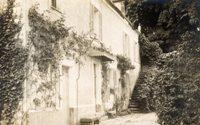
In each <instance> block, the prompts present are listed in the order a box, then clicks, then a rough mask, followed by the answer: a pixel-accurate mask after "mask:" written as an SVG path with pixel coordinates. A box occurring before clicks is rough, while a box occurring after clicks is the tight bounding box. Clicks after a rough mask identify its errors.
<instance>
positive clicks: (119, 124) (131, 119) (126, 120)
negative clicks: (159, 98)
mask: <svg viewBox="0 0 200 125" xmlns="http://www.w3.org/2000/svg"><path fill="white" fill-rule="evenodd" d="M156 121H157V117H156V114H155V113H148V114H132V115H127V116H123V117H118V118H115V119H109V120H105V121H102V122H101V123H100V125H159V124H158V123H156Z"/></svg>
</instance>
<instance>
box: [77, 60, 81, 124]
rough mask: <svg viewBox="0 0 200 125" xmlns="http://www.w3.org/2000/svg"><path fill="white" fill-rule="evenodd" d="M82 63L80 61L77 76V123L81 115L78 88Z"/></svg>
mask: <svg viewBox="0 0 200 125" xmlns="http://www.w3.org/2000/svg"><path fill="white" fill-rule="evenodd" d="M80 65H81V64H80V63H78V77H77V79H76V85H77V87H76V99H77V100H76V102H77V104H76V108H77V112H76V122H77V124H79V119H78V117H79V114H78V108H79V104H78V103H79V96H78V94H79V92H78V90H79V79H80V70H81V66H80Z"/></svg>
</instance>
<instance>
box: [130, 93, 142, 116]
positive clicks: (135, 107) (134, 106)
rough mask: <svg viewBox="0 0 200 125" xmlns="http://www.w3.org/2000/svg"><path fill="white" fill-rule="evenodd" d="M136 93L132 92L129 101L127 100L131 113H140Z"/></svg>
mask: <svg viewBox="0 0 200 125" xmlns="http://www.w3.org/2000/svg"><path fill="white" fill-rule="evenodd" d="M137 96H138V95H137V93H136V92H133V94H132V97H131V99H130V100H129V107H128V108H129V110H130V111H131V112H132V113H140V112H141V111H140V108H139V103H138V101H137Z"/></svg>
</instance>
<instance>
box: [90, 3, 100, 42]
mask: <svg viewBox="0 0 200 125" xmlns="http://www.w3.org/2000/svg"><path fill="white" fill-rule="evenodd" d="M91 32H92V33H94V34H95V35H96V37H97V38H98V39H99V40H102V15H101V13H100V11H99V10H98V9H97V8H96V7H94V6H93V5H92V16H91Z"/></svg>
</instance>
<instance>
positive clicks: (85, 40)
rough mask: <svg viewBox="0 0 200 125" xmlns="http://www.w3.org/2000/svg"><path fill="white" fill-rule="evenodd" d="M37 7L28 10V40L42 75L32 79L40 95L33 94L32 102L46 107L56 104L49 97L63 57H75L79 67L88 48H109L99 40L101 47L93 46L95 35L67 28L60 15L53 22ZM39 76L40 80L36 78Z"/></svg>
mask: <svg viewBox="0 0 200 125" xmlns="http://www.w3.org/2000/svg"><path fill="white" fill-rule="evenodd" d="M37 9H38V8H37V6H33V7H32V8H30V10H29V15H28V17H29V25H30V27H31V30H30V32H29V40H30V45H31V46H32V50H33V52H32V53H31V55H32V58H33V63H34V64H35V65H36V67H38V68H35V71H34V72H37V71H36V70H37V69H38V70H39V74H42V75H41V76H39V77H40V78H36V81H33V80H32V81H33V82H32V83H33V84H39V87H38V88H37V91H36V92H37V93H40V94H42V95H43V96H42V98H41V97H35V98H34V99H33V103H34V104H35V106H36V107H37V106H40V105H41V104H42V103H45V105H46V107H55V102H53V101H52V100H53V98H54V96H55V95H56V92H55V91H56V83H58V79H59V77H60V76H59V68H58V67H59V65H60V61H61V60H62V59H65V58H70V59H74V60H75V61H76V63H78V65H79V68H80V64H82V59H83V58H84V56H87V55H88V53H89V51H90V49H95V50H99V51H106V52H108V51H107V49H106V48H105V47H104V45H103V44H101V43H100V47H94V46H93V43H94V42H97V43H98V41H97V40H96V39H95V38H93V37H91V36H89V35H88V34H83V35H78V34H77V33H75V32H74V31H72V30H71V28H69V27H66V26H65V20H64V19H63V18H61V19H58V20H55V21H54V20H52V19H51V18H49V17H48V16H46V15H48V13H43V14H40V13H38V11H37ZM98 44H99V43H98ZM37 75H38V74H37ZM49 75H50V78H48V77H49ZM46 77H47V78H46ZM41 78H42V82H40V81H39V80H38V79H41ZM77 81H78V79H77ZM37 82H38V83H37ZM37 86H38V85H37Z"/></svg>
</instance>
